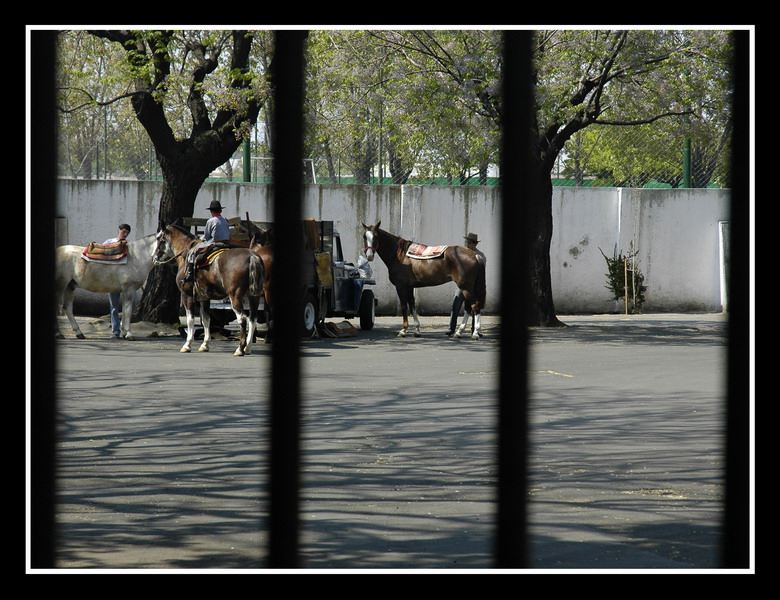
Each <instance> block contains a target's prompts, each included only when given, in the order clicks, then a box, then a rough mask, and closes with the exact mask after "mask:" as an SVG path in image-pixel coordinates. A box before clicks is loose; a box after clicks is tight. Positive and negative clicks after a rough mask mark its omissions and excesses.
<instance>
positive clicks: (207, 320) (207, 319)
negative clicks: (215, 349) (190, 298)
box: [198, 303, 211, 352]
mask: <svg viewBox="0 0 780 600" xmlns="http://www.w3.org/2000/svg"><path fill="white" fill-rule="evenodd" d="M200 322H201V323H202V324H203V343H202V344H201V345H200V348H198V352H208V351H209V344H210V343H211V315H209V311H208V310H206V307H205V306H204V305H203V304H202V303H201V305H200Z"/></svg>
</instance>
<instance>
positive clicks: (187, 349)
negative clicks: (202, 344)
mask: <svg viewBox="0 0 780 600" xmlns="http://www.w3.org/2000/svg"><path fill="white" fill-rule="evenodd" d="M179 352H185V353H186V352H190V349H189V348H187V346H184V347H183V348H182V349H181V350H179Z"/></svg>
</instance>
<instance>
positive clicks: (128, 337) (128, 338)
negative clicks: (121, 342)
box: [125, 333, 135, 342]
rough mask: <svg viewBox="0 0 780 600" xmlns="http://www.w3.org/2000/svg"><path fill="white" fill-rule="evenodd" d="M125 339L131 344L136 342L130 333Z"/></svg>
mask: <svg viewBox="0 0 780 600" xmlns="http://www.w3.org/2000/svg"><path fill="white" fill-rule="evenodd" d="M125 339H126V340H130V341H131V342H132V341H135V337H134V336H133V335H132V334H129V333H128V334H127V335H126V336H125Z"/></svg>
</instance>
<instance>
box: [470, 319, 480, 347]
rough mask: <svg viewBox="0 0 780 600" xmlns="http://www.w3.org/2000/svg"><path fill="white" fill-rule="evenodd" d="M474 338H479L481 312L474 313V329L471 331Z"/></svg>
mask: <svg viewBox="0 0 780 600" xmlns="http://www.w3.org/2000/svg"><path fill="white" fill-rule="evenodd" d="M471 339H472V340H478V339H479V313H477V314H476V315H474V331H473V332H472V333H471Z"/></svg>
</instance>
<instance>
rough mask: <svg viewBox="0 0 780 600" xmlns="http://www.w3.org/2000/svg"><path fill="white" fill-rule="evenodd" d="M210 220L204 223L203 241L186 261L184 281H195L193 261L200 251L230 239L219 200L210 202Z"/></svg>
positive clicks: (228, 225)
mask: <svg viewBox="0 0 780 600" xmlns="http://www.w3.org/2000/svg"><path fill="white" fill-rule="evenodd" d="M208 209H209V211H210V212H211V218H210V219H209V220H208V221H206V228H205V229H204V231H203V241H202V242H201V243H200V244H198V245H197V246H195V248H193V249H192V250H191V251H190V254H189V257H188V261H187V274H186V276H185V277H184V281H194V280H195V261H196V258H197V256H198V255H199V254H200V253H201V250H203V249H204V248H207V247H208V246H211V245H213V244H215V243H217V242H227V241H228V240H229V239H230V224H229V223H228V222H227V219H226V218H225V217H223V216H222V205H221V204H220V203H219V200H212V201H211V204H209V208H208Z"/></svg>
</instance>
